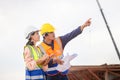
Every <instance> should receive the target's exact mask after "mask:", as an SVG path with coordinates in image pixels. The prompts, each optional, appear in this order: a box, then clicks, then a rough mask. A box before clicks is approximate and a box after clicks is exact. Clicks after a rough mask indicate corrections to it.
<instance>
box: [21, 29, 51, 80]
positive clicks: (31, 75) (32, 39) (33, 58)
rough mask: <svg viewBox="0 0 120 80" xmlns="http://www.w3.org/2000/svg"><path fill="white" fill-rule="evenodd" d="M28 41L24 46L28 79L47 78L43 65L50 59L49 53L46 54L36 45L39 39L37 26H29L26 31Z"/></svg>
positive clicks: (40, 79) (43, 79)
mask: <svg viewBox="0 0 120 80" xmlns="http://www.w3.org/2000/svg"><path fill="white" fill-rule="evenodd" d="M26 32H27V33H26V39H28V42H27V43H26V46H25V47H24V54H23V55H24V61H25V64H26V80H45V77H44V72H43V70H42V67H43V66H46V65H47V64H48V62H49V60H50V57H49V56H48V55H44V53H43V52H42V51H41V49H40V48H39V47H38V46H36V43H37V42H38V41H39V39H40V36H39V30H38V29H36V28H35V27H29V28H28V29H27V31H26Z"/></svg>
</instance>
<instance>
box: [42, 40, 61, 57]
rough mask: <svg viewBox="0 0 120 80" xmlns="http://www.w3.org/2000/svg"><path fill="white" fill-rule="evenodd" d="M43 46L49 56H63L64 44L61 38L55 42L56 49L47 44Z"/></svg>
mask: <svg viewBox="0 0 120 80" xmlns="http://www.w3.org/2000/svg"><path fill="white" fill-rule="evenodd" d="M41 46H42V47H43V48H44V50H45V52H46V53H47V54H48V55H51V54H54V55H55V57H60V56H62V53H63V49H62V43H61V40H60V38H56V39H55V40H54V49H52V47H51V46H48V45H47V44H45V43H44V42H42V43H41Z"/></svg>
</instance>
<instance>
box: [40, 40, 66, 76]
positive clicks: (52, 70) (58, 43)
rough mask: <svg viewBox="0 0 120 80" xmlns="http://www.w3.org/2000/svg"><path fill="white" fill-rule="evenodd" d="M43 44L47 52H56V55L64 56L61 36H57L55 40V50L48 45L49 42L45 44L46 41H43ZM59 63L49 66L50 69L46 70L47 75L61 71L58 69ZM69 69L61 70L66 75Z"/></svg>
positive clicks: (49, 53)
mask: <svg viewBox="0 0 120 80" xmlns="http://www.w3.org/2000/svg"><path fill="white" fill-rule="evenodd" d="M41 46H42V47H43V48H44V50H45V52H46V54H48V55H51V54H55V55H56V57H59V58H62V57H63V54H62V53H63V49H62V43H61V40H60V38H57V39H55V40H54V50H53V49H52V48H51V47H50V46H48V45H47V44H45V43H44V42H42V43H41ZM57 65H58V64H57V63H56V64H53V65H52V67H48V70H47V71H46V74H47V75H51V76H52V75H56V74H58V73H59V71H58V70H56V67H57ZM67 72H68V70H66V71H64V72H61V74H63V75H65V74H67Z"/></svg>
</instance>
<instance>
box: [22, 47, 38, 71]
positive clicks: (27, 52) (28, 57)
mask: <svg viewBox="0 0 120 80" xmlns="http://www.w3.org/2000/svg"><path fill="white" fill-rule="evenodd" d="M24 61H25V64H26V67H27V68H28V69H29V70H34V69H35V68H36V66H37V63H36V61H35V60H34V59H33V57H31V52H30V50H29V48H28V47H26V48H25V49H24Z"/></svg>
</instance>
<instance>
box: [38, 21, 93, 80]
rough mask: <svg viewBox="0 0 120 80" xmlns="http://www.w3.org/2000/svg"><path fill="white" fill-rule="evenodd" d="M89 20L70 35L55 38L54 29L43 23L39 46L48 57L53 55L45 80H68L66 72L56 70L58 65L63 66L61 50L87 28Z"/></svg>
mask: <svg viewBox="0 0 120 80" xmlns="http://www.w3.org/2000/svg"><path fill="white" fill-rule="evenodd" d="M90 20H91V19H88V20H87V21H86V22H85V23H84V24H83V25H81V26H79V27H78V28H76V29H75V30H73V31H72V32H70V33H67V34H66V35H64V36H59V37H57V38H55V34H54V31H55V28H54V27H53V26H52V25H51V24H49V23H45V24H43V25H42V27H41V31H40V32H41V35H42V36H43V42H42V43H41V46H42V47H43V49H44V51H45V52H46V54H48V55H52V54H54V58H53V59H52V60H51V61H50V62H49V64H48V69H47V71H46V75H47V80H68V78H67V73H68V70H66V71H64V72H59V71H57V70H56V66H57V65H58V64H63V62H62V61H61V60H60V59H61V58H62V56H63V54H62V53H63V50H64V47H65V46H66V44H67V43H68V42H69V41H70V40H72V39H73V38H75V37H76V36H78V35H79V34H81V33H82V31H83V29H84V28H85V27H87V26H90V24H91V21H90Z"/></svg>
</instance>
